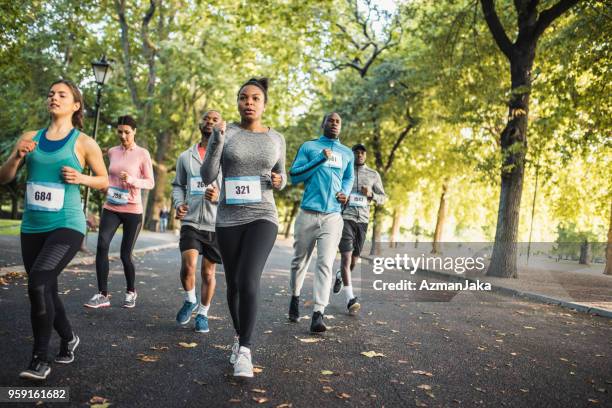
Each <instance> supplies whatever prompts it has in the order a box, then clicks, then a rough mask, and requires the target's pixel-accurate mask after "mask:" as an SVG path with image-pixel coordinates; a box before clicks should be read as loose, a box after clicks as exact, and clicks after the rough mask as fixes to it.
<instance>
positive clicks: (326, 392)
mask: <svg viewBox="0 0 612 408" xmlns="http://www.w3.org/2000/svg"><path fill="white" fill-rule="evenodd" d="M323 392H324V393H325V394H329V393H330V392H334V389H333V388H332V387H330V386H329V385H324V386H323Z"/></svg>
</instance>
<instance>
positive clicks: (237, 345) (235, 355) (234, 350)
mask: <svg viewBox="0 0 612 408" xmlns="http://www.w3.org/2000/svg"><path fill="white" fill-rule="evenodd" d="M239 351H240V341H239V339H238V337H234V344H233V345H232V355H231V356H230V364H236V360H237V359H238V352H239Z"/></svg>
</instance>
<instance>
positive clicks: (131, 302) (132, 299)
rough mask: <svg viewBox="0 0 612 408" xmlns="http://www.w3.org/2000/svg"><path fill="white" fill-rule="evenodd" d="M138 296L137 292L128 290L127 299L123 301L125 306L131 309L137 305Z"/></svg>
mask: <svg viewBox="0 0 612 408" xmlns="http://www.w3.org/2000/svg"><path fill="white" fill-rule="evenodd" d="M137 297H138V295H137V294H136V292H127V293H126V294H125V301H124V302H123V307H127V308H130V309H131V308H133V307H134V306H136V298H137Z"/></svg>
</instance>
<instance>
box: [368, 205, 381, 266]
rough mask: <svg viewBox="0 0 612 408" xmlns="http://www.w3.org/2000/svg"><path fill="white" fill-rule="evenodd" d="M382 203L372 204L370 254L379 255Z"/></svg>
mask: <svg viewBox="0 0 612 408" xmlns="http://www.w3.org/2000/svg"><path fill="white" fill-rule="evenodd" d="M382 208H383V207H382V205H378V204H376V205H374V216H373V217H372V218H373V221H372V247H371V248H370V255H380V244H381V242H380V221H381V218H382Z"/></svg>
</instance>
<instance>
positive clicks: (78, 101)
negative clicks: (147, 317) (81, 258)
mask: <svg viewBox="0 0 612 408" xmlns="http://www.w3.org/2000/svg"><path fill="white" fill-rule="evenodd" d="M47 108H48V110H49V114H50V115H51V124H50V125H49V127H48V128H46V129H42V130H39V131H37V132H26V133H24V134H23V135H22V136H21V137H20V138H19V140H18V141H17V144H16V145H15V148H14V149H13V152H12V153H11V155H10V156H9V158H8V159H7V161H6V162H5V163H4V164H3V165H2V167H0V183H2V184H4V183H8V182H10V181H11V180H13V179H14V178H15V176H16V174H17V171H18V170H19V168H20V167H21V166H22V165H23V164H25V167H26V171H27V184H26V197H25V210H24V213H23V219H22V222H21V254H22V257H23V264H24V267H25V270H26V272H27V274H28V296H29V298H30V307H31V313H30V316H31V321H32V331H33V334H34V350H33V352H32V359H31V361H30V365H29V366H28V368H27V369H26V370H24V371H22V372H21V373H20V374H19V376H20V377H21V378H27V379H34V380H44V379H45V378H47V376H48V375H49V373H50V372H51V367H50V364H49V363H50V362H49V357H48V348H49V341H50V339H51V333H52V329H53V328H55V330H56V331H57V332H58V334H59V336H60V338H61V342H60V351H59V354H58V355H57V356H56V357H55V360H54V361H55V362H56V363H61V364H67V363H71V362H72V361H74V350H75V349H76V347H77V346H78V344H79V341H80V340H79V338H78V336H76V335H75V334H74V332H73V331H72V327H71V326H70V322H69V321H68V318H67V316H66V312H65V310H64V305H63V304H62V301H61V300H60V298H59V296H58V293H57V277H58V275H59V274H60V273H61V272H62V270H63V269H64V268H65V267H66V265H68V263H69V262H70V261H71V260H72V258H73V257H74V256H75V255H76V253H77V251H78V250H79V248H80V246H81V242H82V241H83V237H84V234H85V228H86V225H85V214H84V212H83V207H82V204H81V194H80V190H79V185H81V184H82V185H85V186H89V187H91V188H95V189H104V188H106V187H107V186H108V176H107V173H106V167H105V166H104V160H103V158H102V151H101V150H100V147H99V146H98V145H97V143H96V142H95V141H94V140H93V139H92V138H90V137H89V136H87V135H85V134H83V133H81V132H79V130H77V128H82V127H83V97H82V95H81V92H80V91H79V89H78V88H77V87H76V86H75V85H74V84H73V83H72V82H70V81H67V80H59V81H56V82H54V83H53V84H52V85H51V88H50V89H49V94H48V95H47ZM85 166H89V167H90V168H91V169H92V170H93V173H94V174H95V175H94V176H88V175H85V174H83V173H82V172H83V169H84V167H85Z"/></svg>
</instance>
